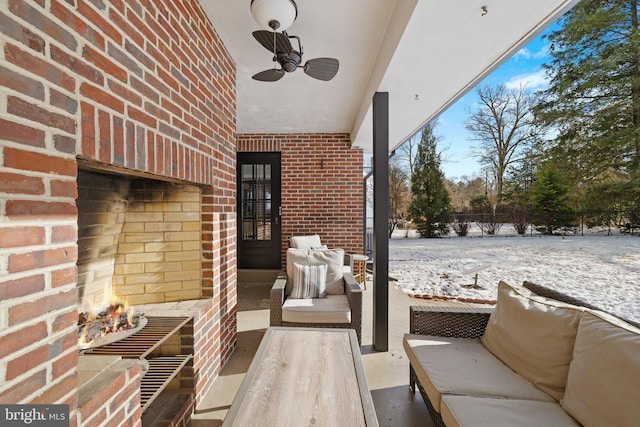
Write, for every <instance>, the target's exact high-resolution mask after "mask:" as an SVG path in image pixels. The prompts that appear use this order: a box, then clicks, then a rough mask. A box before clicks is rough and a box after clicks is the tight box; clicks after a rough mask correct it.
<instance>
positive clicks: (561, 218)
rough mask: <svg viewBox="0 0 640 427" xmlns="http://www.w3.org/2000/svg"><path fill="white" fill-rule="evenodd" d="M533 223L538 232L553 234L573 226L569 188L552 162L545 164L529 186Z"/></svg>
mask: <svg viewBox="0 0 640 427" xmlns="http://www.w3.org/2000/svg"><path fill="white" fill-rule="evenodd" d="M530 195H531V206H532V207H533V209H534V215H533V223H534V224H536V226H537V227H536V228H537V230H538V231H541V232H543V233H545V234H553V232H554V231H556V230H559V229H566V228H569V227H571V226H573V222H574V219H575V214H574V212H573V209H571V205H570V202H571V197H570V186H569V185H567V180H566V177H565V176H564V175H563V174H562V173H561V172H560V170H559V169H558V168H557V166H556V165H554V164H553V163H552V162H547V163H545V164H544V165H543V166H542V168H541V169H540V171H539V172H538V176H537V180H536V181H535V182H534V183H533V185H531V189H530Z"/></svg>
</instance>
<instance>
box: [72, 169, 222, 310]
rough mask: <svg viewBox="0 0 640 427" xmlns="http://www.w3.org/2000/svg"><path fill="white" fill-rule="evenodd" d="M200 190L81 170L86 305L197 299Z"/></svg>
mask: <svg viewBox="0 0 640 427" xmlns="http://www.w3.org/2000/svg"><path fill="white" fill-rule="evenodd" d="M200 200H201V195H200V188H198V187H197V186H194V185H187V184H177V183H171V182H166V181H159V180H153V179H146V178H136V177H130V176H126V175H118V174H104V173H96V172H92V171H84V170H80V171H79V172H78V200H77V207H78V247H79V251H78V262H77V264H78V294H79V305H80V308H81V309H82V308H84V309H88V308H90V307H92V306H98V307H100V306H105V305H106V304H107V303H108V302H109V300H110V299H111V298H112V297H117V299H119V300H121V301H122V302H124V303H126V304H127V305H139V304H149V303H163V302H170V301H181V300H191V299H198V298H201V297H204V296H205V295H211V289H210V288H207V289H206V290H204V289H203V287H202V284H203V281H202V241H201V237H202V230H201V228H202V227H201V216H202V209H201V204H200Z"/></svg>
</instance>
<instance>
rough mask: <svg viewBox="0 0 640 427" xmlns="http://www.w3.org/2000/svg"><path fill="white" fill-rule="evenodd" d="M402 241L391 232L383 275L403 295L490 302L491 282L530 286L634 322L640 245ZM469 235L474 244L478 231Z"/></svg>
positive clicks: (635, 240) (609, 240)
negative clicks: (527, 283)
mask: <svg viewBox="0 0 640 427" xmlns="http://www.w3.org/2000/svg"><path fill="white" fill-rule="evenodd" d="M502 233H503V232H502V231H501V234H502ZM405 234H406V233H405V231H404V230H398V231H396V232H395V233H394V236H393V237H392V239H391V240H390V243H389V275H390V276H391V277H392V278H394V279H397V280H398V281H397V285H398V286H399V287H400V288H402V289H403V290H404V291H405V292H407V293H408V294H418V295H426V296H433V297H439V296H440V297H449V298H451V297H455V298H460V299H461V300H483V301H488V302H490V301H495V299H496V290H497V285H498V281H500V280H503V281H505V282H507V283H512V284H521V283H522V282H523V281H524V280H529V281H531V282H535V283H540V284H543V285H546V286H550V287H554V288H556V289H558V290H561V291H563V292H564V293H566V294H569V295H572V296H575V297H578V298H580V299H582V300H585V301H588V302H591V303H592V304H594V305H597V306H598V307H602V308H604V309H605V310H607V311H610V312H612V313H615V314H618V315H620V316H622V317H626V318H629V319H634V320H637V321H640V237H637V236H628V235H620V234H619V233H618V232H617V231H616V232H615V233H613V234H612V235H611V236H606V235H604V234H605V233H602V232H600V233H595V234H596V235H585V236H573V235H570V236H565V237H564V238H562V237H560V236H536V235H534V236H533V237H530V236H529V235H527V236H525V237H522V236H515V235H510V236H506V235H504V236H500V235H498V236H490V237H487V236H485V237H483V238H480V237H458V236H456V235H455V234H452V235H451V236H449V237H444V238H440V239H421V238H415V237H409V238H406V237H404V236H405ZM505 234H506V233H505ZM410 235H412V234H411V233H410ZM470 235H471V236H479V234H478V232H477V231H476V232H475V233H473V232H472V233H470ZM472 270H477V274H478V281H477V284H478V286H480V287H481V289H474V288H472V287H469V286H470V285H473V284H474V280H475V272H473V271H472ZM465 286H466V287H465Z"/></svg>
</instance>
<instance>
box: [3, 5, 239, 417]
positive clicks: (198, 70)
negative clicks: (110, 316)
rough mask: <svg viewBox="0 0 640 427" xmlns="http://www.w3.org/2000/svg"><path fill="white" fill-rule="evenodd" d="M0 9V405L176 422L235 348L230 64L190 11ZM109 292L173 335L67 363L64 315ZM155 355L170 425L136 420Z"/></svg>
mask: <svg viewBox="0 0 640 427" xmlns="http://www.w3.org/2000/svg"><path fill="white" fill-rule="evenodd" d="M3 4H4V7H3V8H2V11H1V12H0V20H1V22H2V25H0V340H1V342H2V346H1V348H0V403H24V404H54V403H55V404H67V405H69V409H70V417H71V425H72V426H76V425H79V426H80V425H82V426H85V425H87V426H112V425H132V426H139V425H141V424H149V425H151V424H154V425H155V424H161V425H184V424H185V423H186V420H187V419H188V417H189V415H190V413H191V411H192V410H193V408H194V406H195V405H196V404H198V402H199V401H200V400H201V399H202V396H203V395H204V394H205V393H206V392H207V391H208V390H209V389H210V387H211V384H212V383H213V381H214V380H215V378H216V377H217V375H218V373H219V371H220V369H221V367H222V365H223V364H224V363H225V361H226V360H227V359H228V358H229V356H230V354H231V352H232V350H233V348H234V346H235V340H236V322H235V310H236V304H237V301H236V261H235V258H236V255H235V250H236V215H235V193H236V192H235V185H236V184H235V130H236V128H235V103H236V100H235V65H234V64H233V61H232V60H231V58H230V56H229V54H228V53H227V51H226V49H225V47H224V45H223V44H222V42H221V41H220V40H219V38H218V36H217V34H216V32H215V30H214V29H213V28H212V26H211V24H210V22H209V21H208V19H207V18H206V16H205V14H204V13H203V11H202V10H201V8H200V5H199V3H198V1H196V0H159V1H154V2H148V1H140V0H127V1H108V2H107V1H102V0H66V1H58V0H47V1H39V0H34V1H21V0H7V1H5V2H4V3H3ZM112 295H115V296H117V297H119V298H121V299H123V300H125V301H126V302H127V303H128V304H130V305H133V306H134V307H136V309H138V310H140V311H143V312H144V313H145V314H146V315H147V316H148V317H150V318H156V319H162V318H169V320H168V323H170V324H172V322H173V320H174V319H172V318H180V319H181V320H180V321H179V324H178V325H179V326H178V327H177V330H176V331H170V335H171V336H170V337H168V338H167V340H166V341H164V342H163V343H162V345H159V346H158V347H157V348H155V347H154V349H153V350H152V352H151V354H150V355H147V356H142V357H122V356H120V355H113V354H110V355H100V356H98V355H96V354H93V355H91V354H84V355H81V354H79V351H78V327H77V321H78V313H79V312H80V311H82V310H84V309H86V308H87V307H88V306H90V305H92V304H93V305H96V304H97V305H100V304H103V303H104V301H105V300H106V299H108V298H110V297H111V296H112ZM183 322H184V323H183ZM183 356H184V357H183ZM152 357H155V358H156V359H157V360H156V361H153V362H152V361H150V359H151V358H152ZM164 358H168V359H166V360H167V363H170V364H171V363H174V362H175V361H176V360H179V364H180V365H182V366H181V367H180V370H181V373H180V374H179V375H176V376H175V377H174V378H172V379H169V380H168V381H167V383H168V384H167V387H166V390H168V391H169V392H170V393H182V392H183V391H185V390H186V393H182V394H181V395H182V396H184V397H183V398H182V399H181V400H179V401H177V402H178V403H174V405H176V407H170V406H169V405H168V404H167V403H166V401H163V400H162V399H163V397H162V396H161V395H159V396H156V401H159V402H161V405H162V406H167V407H169V408H170V411H169V412H171V413H173V415H174V416H173V419H165V418H163V417H164V415H163V414H161V413H151V412H150V411H149V410H147V412H146V413H145V414H144V415H143V407H144V402H146V401H147V400H146V399H147V398H146V397H145V396H144V390H142V391H141V386H140V384H141V382H144V376H145V374H146V373H147V372H149V371H150V370H151V368H153V364H154V363H156V362H158V363H159V362H162V363H164V362H163V361H164V360H165V359H164ZM168 400H169V401H172V402H176V401H175V400H173V399H168ZM176 414H177V415H176ZM158 417H160V418H158Z"/></svg>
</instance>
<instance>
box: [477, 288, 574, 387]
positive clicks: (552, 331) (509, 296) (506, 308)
mask: <svg viewBox="0 0 640 427" xmlns="http://www.w3.org/2000/svg"><path fill="white" fill-rule="evenodd" d="M583 311H584V310H583V309H582V308H579V307H576V306H573V305H569V304H565V303H561V302H558V301H555V300H551V299H548V298H543V297H540V296H537V295H535V294H533V293H532V292H531V291H529V290H527V289H525V288H523V287H521V286H517V287H516V286H510V285H508V284H506V283H504V282H500V283H499V284H498V303H497V305H496V309H495V310H494V311H493V313H491V317H490V319H489V323H488V324H487V329H486V331H485V333H484V335H483V336H482V338H481V341H482V344H483V345H484V346H485V347H486V348H487V349H488V350H489V351H490V352H491V353H493V354H494V355H495V356H496V357H497V358H498V359H500V360H502V361H503V362H504V363H505V364H506V365H508V366H509V367H510V368H511V369H513V370H514V371H516V372H517V373H519V374H520V375H522V376H523V377H524V378H525V379H526V380H528V381H530V382H532V383H533V384H534V385H535V386H536V387H538V388H540V389H541V390H542V391H544V392H546V393H548V394H549V395H551V396H553V397H554V398H555V399H556V400H560V399H561V398H562V396H563V394H564V387H565V385H566V382H567V375H568V372H569V363H570V362H571V357H572V354H573V345H574V342H575V337H576V333H577V331H578V324H579V322H580V318H581V317H582V313H583Z"/></svg>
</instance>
